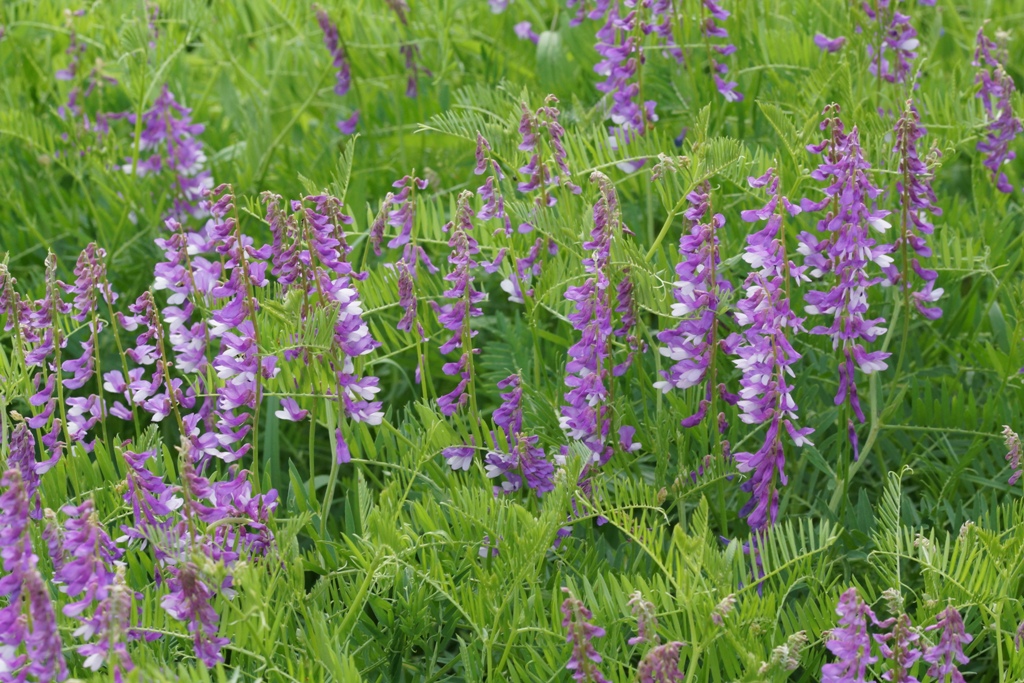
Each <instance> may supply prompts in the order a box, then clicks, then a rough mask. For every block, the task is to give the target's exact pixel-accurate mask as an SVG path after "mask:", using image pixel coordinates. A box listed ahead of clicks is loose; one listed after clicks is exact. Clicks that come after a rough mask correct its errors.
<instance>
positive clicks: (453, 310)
mask: <svg viewBox="0 0 1024 683" xmlns="http://www.w3.org/2000/svg"><path fill="white" fill-rule="evenodd" d="M472 196H473V195H472V193H471V192H468V191H463V192H462V193H461V194H460V195H459V200H458V206H457V208H456V211H455V218H454V219H453V220H452V221H451V222H449V223H448V224H447V225H445V227H444V231H445V232H448V233H450V234H451V237H450V238H449V239H448V246H450V247H451V248H452V253H451V255H449V257H448V262H449V263H451V264H452V266H453V269H452V271H451V272H450V273H448V274H447V275H445V276H444V279H445V280H446V281H448V282H449V283H450V287H449V288H448V289H446V290H445V291H444V296H445V297H446V298H448V299H449V300H451V302H452V303H447V304H444V305H443V306H442V305H438V304H437V303H436V302H433V301H432V302H431V304H432V306H433V308H434V311H435V312H436V313H437V320H438V322H439V323H440V324H441V326H442V327H444V328H445V329H446V330H448V331H449V332H450V333H451V336H449V337H448V339H447V340H446V341H445V342H443V343H442V344H441V348H440V351H441V353H442V354H445V355H447V354H449V353H451V352H452V351H455V350H459V351H460V353H461V356H460V357H459V360H458V361H456V362H454V363H445V365H444V368H443V371H444V374H446V375H450V376H457V377H458V378H459V383H458V385H457V386H456V387H455V389H454V390H452V392H451V393H449V394H446V395H445V396H441V397H440V398H438V400H437V403H438V407H439V408H440V409H441V412H442V413H444V414H445V415H453V414H454V413H455V411H457V410H458V409H459V408H461V407H463V406H465V405H466V404H467V403H468V402H469V400H470V397H471V392H472V389H471V387H470V383H471V382H472V381H473V358H472V356H473V353H474V349H473V337H475V336H476V334H477V332H476V330H473V329H472V328H471V327H470V320H471V319H472V318H476V317H479V316H481V315H483V311H482V310H481V309H480V307H479V305H478V304H479V303H480V302H481V301H483V300H484V297H485V296H486V295H485V294H484V293H483V292H479V291H477V290H476V289H475V288H474V287H473V279H474V278H473V270H474V269H475V268H476V265H477V264H476V261H475V260H474V259H473V256H474V255H475V254H478V253H479V252H480V248H479V246H478V245H477V241H476V240H475V239H474V238H473V237H472V235H471V234H470V232H471V231H472V229H473V208H472V207H471V206H470V204H469V200H470V198H471V197H472Z"/></svg>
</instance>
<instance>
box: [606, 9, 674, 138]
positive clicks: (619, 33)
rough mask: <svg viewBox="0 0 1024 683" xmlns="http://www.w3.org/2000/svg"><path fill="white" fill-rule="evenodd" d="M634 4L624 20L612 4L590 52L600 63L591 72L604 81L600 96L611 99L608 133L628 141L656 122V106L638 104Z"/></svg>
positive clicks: (640, 58) (639, 56)
mask: <svg viewBox="0 0 1024 683" xmlns="http://www.w3.org/2000/svg"><path fill="white" fill-rule="evenodd" d="M636 4H637V3H636V2H635V1H634V2H632V3H627V5H632V9H631V11H630V12H629V13H628V14H627V15H626V16H621V15H620V14H619V8H618V4H617V3H615V4H613V5H612V6H611V8H610V9H609V11H608V13H607V15H606V16H605V23H604V26H602V27H601V29H600V30H599V31H598V32H597V44H596V45H595V46H594V49H595V50H596V51H597V54H598V55H600V56H601V60H600V61H598V63H597V64H595V65H594V71H596V72H597V74H598V75H599V76H602V77H604V79H605V80H604V81H603V82H601V83H598V84H597V89H598V90H599V91H600V92H603V93H607V94H608V95H609V96H610V97H611V100H612V102H611V106H610V107H609V108H608V118H610V119H611V122H612V131H613V132H615V131H620V132H621V133H622V134H623V135H624V136H626V137H627V138H628V136H630V135H631V134H634V133H635V134H642V133H643V132H644V131H646V130H647V127H648V125H650V124H653V123H654V122H655V121H657V120H658V117H657V115H656V114H655V113H654V108H655V106H657V103H656V102H654V101H653V100H648V101H646V102H643V103H641V102H638V101H637V100H638V99H639V97H640V84H639V83H638V82H637V80H638V77H639V73H640V69H641V68H642V66H643V62H644V61H645V55H644V53H643V50H642V48H641V44H640V43H641V40H642V35H641V32H640V31H639V30H638V29H639V26H638V23H639V22H640V17H639V16H638V8H636Z"/></svg>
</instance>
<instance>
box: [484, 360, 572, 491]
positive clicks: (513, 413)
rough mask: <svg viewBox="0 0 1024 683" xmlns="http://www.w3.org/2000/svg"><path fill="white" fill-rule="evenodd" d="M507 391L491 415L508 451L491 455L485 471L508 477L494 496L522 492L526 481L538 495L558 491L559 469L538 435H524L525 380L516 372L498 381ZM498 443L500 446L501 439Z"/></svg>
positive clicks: (499, 385) (488, 454)
mask: <svg viewBox="0 0 1024 683" xmlns="http://www.w3.org/2000/svg"><path fill="white" fill-rule="evenodd" d="M498 388H499V389H501V390H503V393H502V394H501V399H502V403H501V405H500V406H498V408H497V409H496V410H495V411H494V414H493V415H492V416H491V419H492V420H493V422H494V424H495V425H496V426H497V427H499V428H500V429H501V430H502V431H503V432H504V435H505V443H507V444H508V452H504V451H502V450H501V449H494V450H491V451H489V452H488V453H487V457H486V461H485V467H484V470H485V472H486V473H487V476H488V477H490V478H491V479H494V478H496V477H499V476H501V477H504V481H502V482H501V485H500V486H495V487H494V495H496V496H497V495H499V494H502V493H512V492H514V491H518V490H519V489H520V488H521V487H522V485H523V482H524V481H525V482H526V485H527V486H528V487H529V488H531V489H533V490H534V491H535V492H536V493H537V495H538V496H541V495H543V494H545V493H548V492H550V491H554V489H555V482H554V478H555V477H554V475H555V466H554V465H553V464H552V463H551V462H550V461H548V459H547V456H546V455H545V453H544V449H543V448H542V447H541V446H539V445H538V442H539V441H540V439H539V437H537V436H536V435H527V434H525V433H524V432H523V380H522V377H521V376H520V375H519V374H518V373H516V374H514V375H509V376H508V377H506V378H505V379H503V380H501V381H500V382H498ZM495 442H496V443H499V442H498V441H497V440H496V441H495Z"/></svg>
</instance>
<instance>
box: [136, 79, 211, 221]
mask: <svg viewBox="0 0 1024 683" xmlns="http://www.w3.org/2000/svg"><path fill="white" fill-rule="evenodd" d="M127 118H128V121H129V122H130V123H132V124H133V125H134V124H135V115H134V114H128V116H127ZM142 123H143V126H144V127H143V129H142V136H141V137H140V139H139V150H140V151H143V152H150V151H152V152H153V153H152V155H151V156H150V157H149V158H148V159H141V158H140V159H138V160H133V159H132V158H130V157H129V158H128V160H127V163H126V164H125V165H124V166H122V169H123V170H124V171H125V172H126V173H131V172H133V171H134V172H135V173H137V174H138V175H140V176H144V175H148V174H150V173H160V172H161V171H164V170H167V171H170V172H172V173H174V175H175V187H176V190H177V191H178V196H177V197H176V198H175V200H174V215H175V216H177V217H179V218H181V217H184V216H189V215H191V216H196V217H201V216H202V212H201V211H200V210H199V209H198V207H197V205H198V202H199V200H200V199H201V197H202V194H203V191H204V190H208V189H210V188H211V187H213V178H212V177H211V176H210V171H209V170H206V168H205V166H206V153H205V152H204V151H203V144H202V142H200V141H199V139H198V138H197V136H198V135H199V134H200V133H202V132H203V130H204V128H205V126H204V125H203V124H201V123H192V110H191V109H189V108H187V107H184V106H182V105H181V104H178V102H177V101H175V99H174V95H172V94H171V91H170V90H168V89H167V86H166V85H165V86H164V88H163V90H161V92H160V96H159V97H157V98H156V101H154V102H153V106H152V107H151V108H150V109H148V110H147V111H145V112H144V113H143V114H142Z"/></svg>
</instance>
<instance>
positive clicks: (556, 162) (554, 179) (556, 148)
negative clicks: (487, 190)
mask: <svg viewBox="0 0 1024 683" xmlns="http://www.w3.org/2000/svg"><path fill="white" fill-rule="evenodd" d="M557 104H558V98H557V97H555V96H554V95H548V96H547V97H545V98H544V106H542V107H539V108H538V109H537V110H536V111H530V109H529V108H528V107H527V106H526V104H521V105H520V106H521V107H522V112H523V113H522V117H521V118H520V119H519V133H520V135H521V136H522V142H521V143H520V144H519V149H520V150H522V151H524V152H533V154H532V155H531V157H530V160H529V161H528V162H527V164H526V165H525V166H523V167H521V168H520V169H519V173H521V174H522V175H524V176H525V177H526V180H523V181H521V182H519V184H518V185H517V186H516V187H517V189H518V190H519V191H520V192H523V193H527V194H529V193H535V192H537V191H538V190H539V193H538V194H537V195H535V196H534V198H533V204H534V211H537V210H539V209H542V208H544V207H551V206H554V205H555V204H556V203H557V202H558V198H557V197H555V196H554V195H552V194H551V193H550V191H549V188H553V187H556V186H562V187H564V188H566V189H568V190H569V191H570V192H572V193H573V194H580V192H582V191H583V190H582V189H581V188H580V186H579V185H576V184H575V183H573V182H572V173H571V172H570V171H569V165H568V163H567V161H566V160H567V159H568V154H567V153H566V151H565V146H564V144H563V143H562V138H563V137H564V136H565V129H564V128H562V124H560V123H559V122H558V118H559V116H560V115H561V113H560V112H559V111H558V108H557V107H556V106H555V105H557ZM542 133H543V134H545V136H546V138H547V143H548V145H547V146H548V149H549V150H550V151H551V157H550V159H547V158H545V159H541V157H540V154H539V153H538V152H537V146H538V144H539V142H540V136H541V134H542ZM532 230H533V225H532V224H531V223H529V222H526V223H522V224H521V225H520V226H519V232H522V233H527V232H531V231H532Z"/></svg>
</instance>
